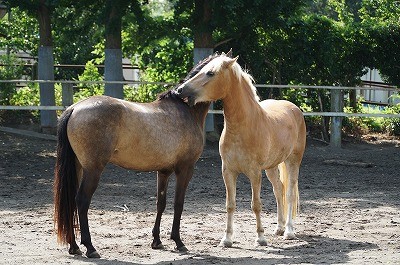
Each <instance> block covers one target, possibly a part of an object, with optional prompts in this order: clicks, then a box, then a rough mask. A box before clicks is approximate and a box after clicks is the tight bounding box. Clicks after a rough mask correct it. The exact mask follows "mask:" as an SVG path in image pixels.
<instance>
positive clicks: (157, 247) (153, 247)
mask: <svg viewBox="0 0 400 265" xmlns="http://www.w3.org/2000/svg"><path fill="white" fill-rule="evenodd" d="M151 248H152V249H164V245H163V244H162V243H160V244H158V245H151Z"/></svg>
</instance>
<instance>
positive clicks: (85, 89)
mask: <svg viewBox="0 0 400 265" xmlns="http://www.w3.org/2000/svg"><path fill="white" fill-rule="evenodd" d="M78 80H79V81H102V80H103V76H102V75H101V74H100V73H99V69H98V68H97V67H96V65H95V64H94V63H93V61H88V62H87V63H86V65H85V70H84V71H83V73H82V74H81V75H79V76H78ZM103 94H104V84H88V83H79V84H78V86H77V91H76V92H75V93H74V102H78V101H80V100H83V99H85V98H88V97H90V96H94V95H103Z"/></svg>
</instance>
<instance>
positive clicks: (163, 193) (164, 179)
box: [151, 171, 172, 249]
mask: <svg viewBox="0 0 400 265" xmlns="http://www.w3.org/2000/svg"><path fill="white" fill-rule="evenodd" d="M171 173H172V171H158V172H157V216H156V221H155V223H154V228H153V242H152V243H151V248H153V249H163V248H164V246H163V244H162V243H161V240H160V224H161V216H162V214H163V212H164V210H165V205H166V201H167V188H168V179H169V176H170V175H171Z"/></svg>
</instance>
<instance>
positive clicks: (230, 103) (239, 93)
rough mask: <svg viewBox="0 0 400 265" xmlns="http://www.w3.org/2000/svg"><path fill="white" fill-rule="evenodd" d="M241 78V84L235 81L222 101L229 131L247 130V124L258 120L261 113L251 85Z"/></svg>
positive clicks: (226, 126)
mask: <svg viewBox="0 0 400 265" xmlns="http://www.w3.org/2000/svg"><path fill="white" fill-rule="evenodd" d="M240 78H241V80H240V82H237V80H235V81H236V82H235V81H234V82H232V83H231V84H230V87H229V88H228V91H229V92H228V93H227V95H226V97H225V98H224V99H222V103H223V107H224V123H225V128H226V129H228V130H230V129H233V130H240V129H246V124H249V123H251V122H252V121H253V119H256V117H257V113H259V112H260V111H261V107H260V104H259V103H258V100H257V99H255V98H254V94H253V91H252V88H251V84H248V83H247V82H246V80H244V78H243V77H240ZM247 129H248V128H247Z"/></svg>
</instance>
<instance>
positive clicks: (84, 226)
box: [76, 166, 104, 258]
mask: <svg viewBox="0 0 400 265" xmlns="http://www.w3.org/2000/svg"><path fill="white" fill-rule="evenodd" d="M103 169H104V166H101V167H98V168H97V169H92V170H88V169H83V176H82V181H81V185H80V186H79V189H78V193H77V195H76V204H77V208H78V215H79V223H80V229H81V243H82V244H83V245H84V246H85V247H86V250H87V251H86V256H87V257H88V258H100V255H99V254H98V253H97V251H96V249H95V248H94V247H93V244H92V240H91V236H90V232H89V223H88V210H89V205H90V202H91V200H92V196H93V193H94V192H95V190H96V188H97V186H98V183H99V180H100V175H101V172H102V171H103Z"/></svg>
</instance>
